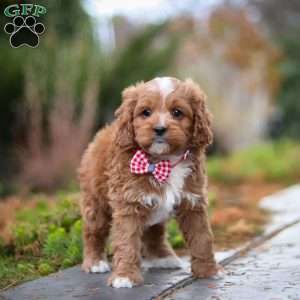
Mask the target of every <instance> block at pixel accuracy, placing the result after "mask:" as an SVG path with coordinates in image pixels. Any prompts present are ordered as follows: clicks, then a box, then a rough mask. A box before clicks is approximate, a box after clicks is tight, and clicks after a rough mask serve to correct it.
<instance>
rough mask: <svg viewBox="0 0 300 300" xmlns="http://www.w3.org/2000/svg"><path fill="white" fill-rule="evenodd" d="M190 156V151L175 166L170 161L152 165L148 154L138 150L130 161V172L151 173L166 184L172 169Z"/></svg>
mask: <svg viewBox="0 0 300 300" xmlns="http://www.w3.org/2000/svg"><path fill="white" fill-rule="evenodd" d="M189 155H190V151H189V150H187V151H185V153H184V154H183V155H182V156H181V157H180V158H179V159H178V160H177V161H176V162H175V163H173V164H172V163H171V161H170V160H168V159H167V160H161V161H160V162H158V163H151V162H150V161H149V159H148V156H147V153H146V152H145V151H143V150H142V149H138V150H137V151H136V152H135V154H134V156H133V158H132V159H131V161H130V171H131V173H133V174H147V173H151V174H152V175H153V177H154V178H155V179H156V180H157V181H158V182H159V183H165V182H166V181H167V179H168V178H169V176H170V174H171V171H172V168H174V167H175V166H177V165H178V164H179V163H180V162H182V161H184V160H186V159H187V158H188V156H189Z"/></svg>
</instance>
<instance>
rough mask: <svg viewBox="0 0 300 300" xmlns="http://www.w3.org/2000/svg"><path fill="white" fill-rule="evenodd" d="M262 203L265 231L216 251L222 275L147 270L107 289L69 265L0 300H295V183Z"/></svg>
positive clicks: (299, 222) (298, 289)
mask: <svg viewBox="0 0 300 300" xmlns="http://www.w3.org/2000/svg"><path fill="white" fill-rule="evenodd" d="M262 203H263V204H262V205H263V207H265V208H268V209H272V210H274V217H273V221H272V222H271V224H270V225H269V226H268V227H267V228H266V235H265V236H262V237H260V238H258V239H256V240H254V241H252V242H251V243H250V244H249V245H246V247H245V248H244V249H238V250H236V251H235V252H231V253H225V257H224V254H223V255H222V254H221V253H220V254H218V260H219V261H221V262H222V263H223V264H224V265H226V271H227V274H226V275H225V276H224V278H223V279H218V280H216V279H215V280H193V279H192V278H191V277H190V275H189V274H187V273H186V272H184V271H180V270H178V271H162V270H155V271H154V270H153V271H151V270H150V271H148V272H146V273H145V285H144V286H141V287H137V288H133V289H113V288H110V287H107V286H106V284H105V282H106V278H107V276H108V275H101V274H99V275H95V274H91V275H86V274H84V273H83V272H81V271H80V269H79V267H74V268H70V269H68V270H66V271H63V272H59V273H56V274H53V275H51V276H48V277H45V278H41V279H39V280H35V281H32V282H29V283H25V284H23V285H21V286H18V287H15V288H12V289H10V290H8V291H6V292H4V293H2V294H0V299H1V300H2V299H5V300H29V299H30V300H52V299H53V300H54V299H55V300H56V299H62V300H67V299H68V300H69V299H84V300H93V299H97V300H119V299H122V300H126V299H128V300H146V299H147V300H148V299H157V300H162V299H166V300H189V299H195V300H196V299H197V300H198V299H199V300H201V299H211V300H218V299H222V300H224V299H232V300H235V299H238V300H244V299H245V300H247V299H254V300H256V299H258V300H279V299H280V300H281V299H282V300H283V299H294V300H296V299H297V300H300V185H299V186H294V187H292V188H289V189H287V190H285V191H283V192H281V193H278V194H275V195H272V196H270V197H267V198H266V199H264V201H263V202H262ZM249 249H250V251H249V252H247V253H245V255H244V256H242V257H241V255H240V254H241V253H243V252H245V251H244V250H247V251H248V250H249ZM221 256H223V257H221ZM224 258H225V259H224Z"/></svg>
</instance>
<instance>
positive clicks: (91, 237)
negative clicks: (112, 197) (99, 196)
mask: <svg viewBox="0 0 300 300" xmlns="http://www.w3.org/2000/svg"><path fill="white" fill-rule="evenodd" d="M84 197H85V198H84V199H83V202H82V215H83V219H84V226H83V241H84V253H83V264H82V269H83V270H84V271H85V272H92V273H104V272H108V271H110V266H109V264H108V262H107V260H106V255H105V243H106V240H107V237H108V234H109V229H110V221H111V216H110V213H109V208H108V207H107V206H105V205H104V204H102V203H101V204H102V205H101V204H99V202H98V201H97V200H96V199H94V198H92V197H89V196H88V195H85V196H84Z"/></svg>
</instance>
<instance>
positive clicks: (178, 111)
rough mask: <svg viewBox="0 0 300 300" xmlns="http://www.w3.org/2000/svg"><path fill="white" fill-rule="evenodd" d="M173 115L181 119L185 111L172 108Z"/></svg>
mask: <svg viewBox="0 0 300 300" xmlns="http://www.w3.org/2000/svg"><path fill="white" fill-rule="evenodd" d="M172 116H173V117H174V118H176V119H180V118H182V117H183V112H182V111H181V110H180V109H177V108H175V109H173V110H172Z"/></svg>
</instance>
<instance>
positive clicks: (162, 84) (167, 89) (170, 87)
mask: <svg viewBox="0 0 300 300" xmlns="http://www.w3.org/2000/svg"><path fill="white" fill-rule="evenodd" d="M154 80H155V83H156V84H157V86H158V88H159V91H160V93H161V95H162V97H163V98H166V97H167V96H168V95H169V94H170V93H172V92H173V91H174V89H175V87H174V84H173V81H172V79H171V78H170V77H157V78H155V79H154Z"/></svg>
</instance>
